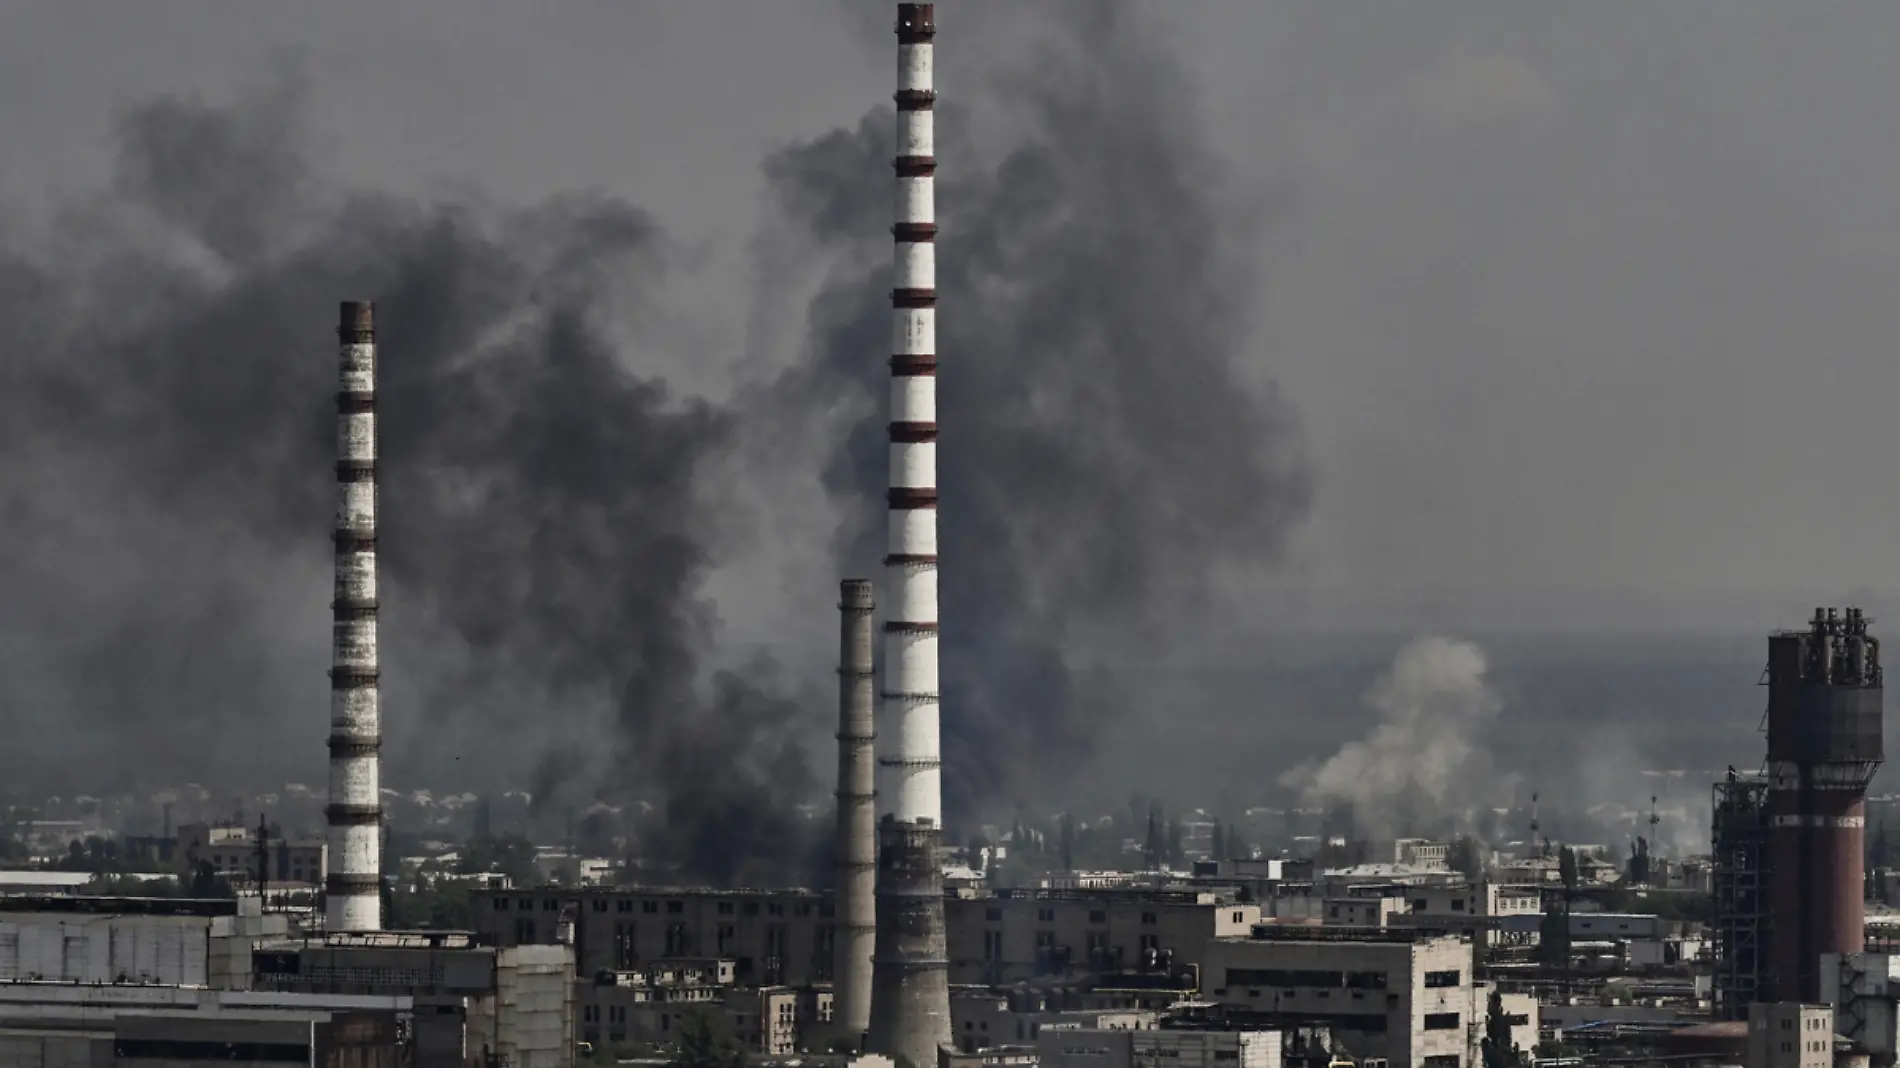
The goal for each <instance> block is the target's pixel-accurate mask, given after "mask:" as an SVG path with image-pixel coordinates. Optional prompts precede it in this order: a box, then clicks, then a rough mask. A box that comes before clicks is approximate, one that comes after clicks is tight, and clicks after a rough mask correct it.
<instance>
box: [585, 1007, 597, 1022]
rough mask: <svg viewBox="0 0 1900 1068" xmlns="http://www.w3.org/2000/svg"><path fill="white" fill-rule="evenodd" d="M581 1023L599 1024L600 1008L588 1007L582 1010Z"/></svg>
mask: <svg viewBox="0 0 1900 1068" xmlns="http://www.w3.org/2000/svg"><path fill="white" fill-rule="evenodd" d="M581 1022H582V1023H599V1022H600V1006H599V1005H589V1006H587V1007H586V1008H584V1009H582V1010H581Z"/></svg>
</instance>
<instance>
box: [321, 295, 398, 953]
mask: <svg viewBox="0 0 1900 1068" xmlns="http://www.w3.org/2000/svg"><path fill="white" fill-rule="evenodd" d="M337 341H338V343H339V349H340V358H341V364H342V380H341V382H340V383H339V385H338V387H337V395H336V411H337V416H336V420H337V427H336V447H337V463H336V480H337V509H336V597H335V600H333V601H332V602H331V609H332V612H333V624H334V627H335V645H334V648H333V651H332V655H331V665H332V666H331V668H330V805H329V807H328V808H327V809H326V810H325V815H326V816H328V818H329V824H330V856H329V873H328V877H327V878H326V880H325V882H324V910H325V921H326V926H327V927H328V929H329V930H332V931H375V930H378V929H380V928H381V927H382V905H383V902H382V878H381V874H380V867H381V860H382V841H381V839H382V826H381V816H382V798H381V795H380V787H381V782H380V776H379V774H378V766H377V750H378V749H380V748H381V746H382V718H381V712H380V709H379V707H378V693H377V661H376V321H375V309H374V306H373V305H372V304H371V303H370V302H369V301H345V302H344V303H343V305H342V315H341V319H340V322H339V323H338V326H337Z"/></svg>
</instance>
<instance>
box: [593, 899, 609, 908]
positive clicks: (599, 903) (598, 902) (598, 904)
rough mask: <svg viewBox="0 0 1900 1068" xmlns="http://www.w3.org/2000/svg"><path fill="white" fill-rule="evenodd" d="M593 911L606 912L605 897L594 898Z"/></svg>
mask: <svg viewBox="0 0 1900 1068" xmlns="http://www.w3.org/2000/svg"><path fill="white" fill-rule="evenodd" d="M594 911H595V912H606V911H607V899H606V898H604V897H597V898H595V899H594Z"/></svg>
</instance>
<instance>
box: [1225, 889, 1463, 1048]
mask: <svg viewBox="0 0 1900 1068" xmlns="http://www.w3.org/2000/svg"><path fill="white" fill-rule="evenodd" d="M1474 963H1475V959H1474V954H1473V952H1472V944H1471V941H1470V940H1469V939H1467V938H1463V937H1460V936H1456V935H1448V934H1443V933H1438V932H1432V931H1426V930H1422V929H1397V928H1384V929H1381V928H1332V927H1286V926H1280V925H1269V924H1262V925H1260V926H1257V927H1255V928H1254V929H1253V931H1252V933H1251V934H1250V935H1248V936H1246V937H1239V938H1220V939H1216V940H1215V941H1213V942H1211V943H1210V944H1209V945H1208V948H1207V960H1206V963H1205V965H1204V968H1203V972H1202V986H1203V989H1204V990H1205V992H1206V995H1205V996H1206V997H1207V999H1208V1000H1210V1001H1212V1002H1214V1003H1216V1004H1217V1005H1219V1006H1221V1008H1222V1009H1223V1010H1224V1011H1225V1012H1226V1013H1227V1016H1228V1019H1230V1020H1232V1021H1234V1023H1235V1025H1236V1026H1251V1027H1256V1028H1257V1029H1260V1030H1270V1031H1282V1030H1285V1029H1287V1028H1293V1027H1304V1026H1323V1027H1326V1028H1329V1029H1330V1030H1331V1032H1332V1034H1333V1035H1334V1037H1335V1039H1336V1040H1338V1041H1339V1043H1340V1044H1341V1045H1342V1046H1343V1047H1344V1048H1345V1049H1347V1050H1348V1051H1350V1052H1351V1053H1352V1054H1353V1055H1354V1056H1356V1057H1360V1058H1365V1057H1373V1058H1380V1059H1384V1060H1386V1061H1387V1062H1388V1063H1389V1064H1391V1065H1392V1068H1469V1066H1472V1065H1475V1064H1476V1063H1477V1061H1476V1058H1477V1053H1478V1045H1477V1044H1478V1038H1479V1036H1480V1035H1481V1034H1482V1032H1483V1028H1482V1026H1481V1021H1480V1020H1479V1017H1480V1016H1481V1014H1482V1012H1483V1008H1482V1006H1481V1005H1480V1004H1479V1003H1478V1001H1477V992H1478V991H1479V990H1480V989H1482V988H1480V987H1478V986H1477V985H1475V984H1474V982H1473V979H1472V968H1473V965H1474Z"/></svg>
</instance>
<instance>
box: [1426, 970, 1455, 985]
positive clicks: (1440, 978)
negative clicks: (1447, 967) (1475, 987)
mask: <svg viewBox="0 0 1900 1068" xmlns="http://www.w3.org/2000/svg"><path fill="white" fill-rule="evenodd" d="M1458 979H1459V973H1458V971H1457V970H1456V969H1453V970H1451V971H1447V972H1426V973H1425V988H1426V989H1427V990H1436V989H1442V988H1444V987H1448V986H1457V985H1458Z"/></svg>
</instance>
